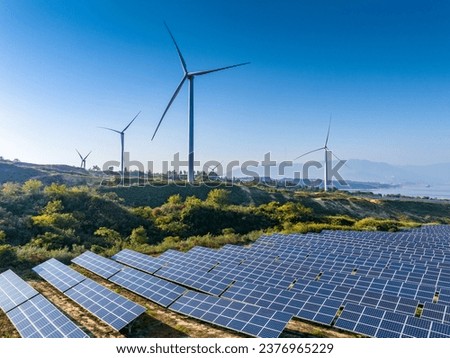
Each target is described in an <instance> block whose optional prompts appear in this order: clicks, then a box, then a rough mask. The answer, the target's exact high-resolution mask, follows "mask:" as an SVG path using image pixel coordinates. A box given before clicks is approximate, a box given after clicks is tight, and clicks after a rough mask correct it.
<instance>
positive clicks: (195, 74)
mask: <svg viewBox="0 0 450 358" xmlns="http://www.w3.org/2000/svg"><path fill="white" fill-rule="evenodd" d="M249 63H250V62H244V63H238V64H237V65H231V66H226V67H221V68H215V69H213V70H206V71H196V72H190V73H189V75H192V76H200V75H206V74H207V73H211V72H218V71H223V70H228V69H229V68H234V67H239V66H244V65H248V64H249Z"/></svg>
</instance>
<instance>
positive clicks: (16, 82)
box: [0, 0, 450, 167]
mask: <svg viewBox="0 0 450 358" xmlns="http://www.w3.org/2000/svg"><path fill="white" fill-rule="evenodd" d="M449 19H450V2H449V1H445V0H442V1H436V0H428V1H415V0H410V1H406V0H405V1H395V0H390V1H385V0H353V1H352V0H345V1H344V0H342V1H339V0H320V1H311V0H308V1H306V0H298V1H294V0H277V1H275V0H270V1H269V0H227V1H223V0H220V1H219V0H189V1H188V0H178V1H175V0H164V1H162V0H158V1H152V0H147V1H144V0H142V1H137V0H126V1H114V0H108V1H106V0H105V1H103V0H89V1H82V0H76V1H70V0H68V1H58V0H46V1H40V0H2V1H0V49H1V50H0V156H3V157H4V158H8V159H14V158H18V159H20V160H22V161H29V162H36V163H65V164H72V165H79V162H80V161H79V158H78V155H77V153H76V152H75V148H77V149H78V150H79V151H81V152H82V153H87V152H88V151H90V150H92V151H93V152H92V155H91V156H90V157H89V158H88V161H87V166H88V167H90V166H92V165H94V164H97V165H99V166H102V164H103V163H104V162H106V161H108V160H119V156H120V140H119V135H118V134H115V133H113V132H109V131H105V130H103V129H100V128H98V127H99V126H106V127H112V128H115V129H118V130H122V129H123V128H124V127H125V126H126V124H127V123H128V122H129V121H130V120H131V119H132V118H133V117H134V116H135V115H136V113H137V112H138V111H140V110H141V111H142V113H141V115H140V116H139V117H138V119H137V120H136V121H135V122H134V123H133V125H132V126H131V127H130V128H129V129H128V131H127V132H126V136H125V146H126V150H127V151H129V152H130V153H131V154H130V155H131V159H134V160H139V161H141V162H147V161H149V160H153V161H155V162H156V163H160V162H161V161H162V160H171V159H172V157H173V154H174V153H176V152H180V155H181V158H185V157H186V153H187V144H188V143H187V90H186V88H185V89H184V90H182V91H181V92H180V94H179V96H178V98H177V100H176V101H175V102H174V104H173V106H172V108H171V109H170V111H169V112H168V114H167V116H166V118H165V120H164V122H163V123H162V125H161V128H160V131H159V132H158V134H157V136H156V138H155V140H154V141H151V140H150V139H151V136H152V134H153V131H154V129H155V127H156V124H157V122H158V121H159V118H160V116H161V114H162V112H163V110H164V108H165V106H166V105H167V102H168V100H169V99H170V97H171V96H172V93H173V91H174V90H175V88H176V86H177V84H178V82H179V81H180V80H181V78H182V70H181V66H180V63H179V60H178V57H177V53H176V50H175V48H174V46H173V43H172V42H171V39H170V37H169V34H168V33H167V31H166V29H165V27H164V21H166V22H167V24H168V25H169V26H170V28H171V30H172V32H173V34H174V36H175V38H176V40H177V42H178V44H179V46H180V49H181V51H182V53H183V55H184V57H185V59H186V62H187V65H188V68H189V69H190V70H203V69H210V68H214V67H221V66H227V65H231V64H235V63H240V62H246V61H250V62H251V64H250V65H248V66H243V67H239V68H235V69H230V70H228V71H223V72H219V73H214V74H210V75H207V76H202V77H199V78H197V79H196V82H195V85H196V89H195V114H196V117H195V119H196V123H195V126H196V127H195V151H196V159H199V160H201V161H206V160H210V159H214V160H218V161H230V160H240V161H245V160H258V161H261V160H262V159H263V157H264V153H266V152H271V153H272V158H273V159H276V160H292V159H293V158H295V157H297V156H298V155H300V154H302V153H304V152H306V151H309V150H311V149H315V148H317V147H320V146H322V145H323V142H324V140H325V136H326V131H327V126H328V119H329V116H330V113H332V116H333V121H332V130H331V136H330V142H329V147H330V148H331V149H332V150H333V151H334V152H335V153H336V154H337V155H338V156H339V157H342V158H346V159H350V158H357V159H369V160H373V161H384V162H388V163H393V164H427V163H439V162H449V161H450V149H449V144H448V143H449V138H450V125H449V123H450V21H449ZM320 158H321V155H320V156H314V155H312V156H311V159H320ZM156 167H158V165H156Z"/></svg>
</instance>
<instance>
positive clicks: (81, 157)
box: [75, 149, 83, 160]
mask: <svg viewBox="0 0 450 358" xmlns="http://www.w3.org/2000/svg"><path fill="white" fill-rule="evenodd" d="M75 150H76V151H77V153H78V155H79V156H80V159H81V160H83V156H82V155H81V154H80V152H79V151H78V149H75Z"/></svg>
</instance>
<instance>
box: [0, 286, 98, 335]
mask: <svg viewBox="0 0 450 358" xmlns="http://www.w3.org/2000/svg"><path fill="white" fill-rule="evenodd" d="M7 316H8V318H9V319H10V320H11V322H12V323H13V325H14V326H15V327H16V329H17V331H18V332H19V333H20V335H21V336H22V337H23V338H89V336H88V335H87V334H86V333H84V332H83V331H82V330H81V329H80V328H79V327H78V326H77V325H75V324H74V323H73V322H72V321H71V320H70V319H69V318H67V317H66V316H65V315H64V314H62V313H61V312H60V311H59V310H58V309H57V308H56V307H55V306H53V304H51V303H50V301H48V300H47V299H46V298H45V297H44V296H42V295H38V296H35V297H33V298H31V299H30V300H28V301H26V302H24V303H23V304H21V305H20V306H18V307H16V308H14V309H12V310H11V311H9V312H8V313H7Z"/></svg>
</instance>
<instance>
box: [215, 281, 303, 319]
mask: <svg viewBox="0 0 450 358" xmlns="http://www.w3.org/2000/svg"><path fill="white" fill-rule="evenodd" d="M221 297H224V298H228V299H232V300H235V301H240V302H246V303H250V304H254V305H257V306H261V307H267V308H271V309H275V310H277V311H283V312H288V313H291V314H293V315H294V316H298V314H299V312H300V311H301V309H302V307H303V305H304V304H305V303H306V301H308V299H309V298H310V296H308V295H304V294H301V293H297V292H292V291H287V290H282V289H278V288H274V287H268V286H262V285H256V284H253V283H246V282H235V283H234V284H233V285H232V286H231V287H230V288H228V289H227V290H226V291H225V292H224V293H223V294H222V296H221Z"/></svg>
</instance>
